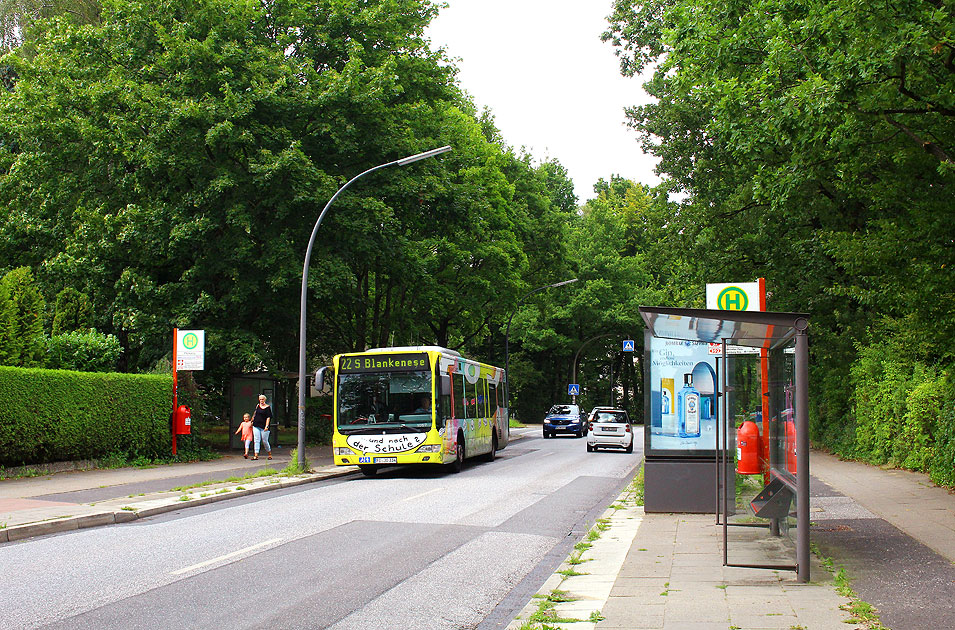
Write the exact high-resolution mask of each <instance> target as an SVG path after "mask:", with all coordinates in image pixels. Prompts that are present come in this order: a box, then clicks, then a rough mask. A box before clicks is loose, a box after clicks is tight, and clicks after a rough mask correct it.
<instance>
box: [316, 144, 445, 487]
mask: <svg viewBox="0 0 955 630" xmlns="http://www.w3.org/2000/svg"><path fill="white" fill-rule="evenodd" d="M450 150H451V147H450V146H443V147H440V148H437V149H431V150H430V151H425V152H424V153H416V154H414V155H409V156H408V157H403V158H401V159H400V160H394V161H393V162H387V163H385V164H379V165H378V166H375V167H373V168H370V169H368V170H367V171H364V172H361V173H359V174H358V175H355V176H354V177H352V178H351V179H350V180H348V182H346V183H345V185H344V186H342V187H341V188H339V189H338V192H336V193H335V194H334V195H332V198H331V199H329V200H328V203H327V204H325V208H324V209H323V210H322V213H321V214H320V215H318V220H317V221H316V222H315V227H313V228H312V235H311V236H310V237H309V239H308V248H307V249H306V250H305V265H304V266H303V267H302V299H301V303H300V304H299V315H298V467H299V469H302V468H305V385H306V382H305V296H306V293H307V288H308V264H309V262H310V261H311V260H312V247H313V246H314V245H315V235H316V234H318V226H319V225H321V224H322V219H324V218H325V214H326V213H327V212H328V209H329V208H331V207H332V203H334V201H335V200H336V199H338V195H340V194H342V192H343V191H344V190H345V189H346V188H348V187H349V186H351V185H352V183H354V182H355V181H356V180H357V179H359V178H361V177H364V176H365V175H368V174H369V173H373V172H375V171H379V170H381V169H383V168H388V167H389V166H407V165H408V164H412V163H413V162H417V161H418V160H424V159H427V158H430V157H434V156H436V155H440V154H442V153H447V152H448V151H450Z"/></svg>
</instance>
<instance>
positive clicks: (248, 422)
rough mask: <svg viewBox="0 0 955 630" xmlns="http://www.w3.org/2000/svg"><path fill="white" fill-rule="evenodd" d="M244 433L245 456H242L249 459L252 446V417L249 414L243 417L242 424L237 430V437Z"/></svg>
mask: <svg viewBox="0 0 955 630" xmlns="http://www.w3.org/2000/svg"><path fill="white" fill-rule="evenodd" d="M239 431H241V432H242V441H243V442H245V454H244V455H243V456H242V457H244V458H246V459H249V445H250V444H252V417H251V416H250V415H249V414H247V413H246V414H243V415H242V424H240V425H239V428H238V429H236V430H235V432H236V435H238V433H239Z"/></svg>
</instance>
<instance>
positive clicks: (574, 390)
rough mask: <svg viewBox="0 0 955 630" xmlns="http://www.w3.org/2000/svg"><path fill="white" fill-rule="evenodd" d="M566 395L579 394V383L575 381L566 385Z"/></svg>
mask: <svg viewBox="0 0 955 630" xmlns="http://www.w3.org/2000/svg"><path fill="white" fill-rule="evenodd" d="M567 395H568V396H580V385H578V384H577V383H571V384H570V385H568V386H567Z"/></svg>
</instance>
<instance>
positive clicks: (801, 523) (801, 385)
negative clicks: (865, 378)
mask: <svg viewBox="0 0 955 630" xmlns="http://www.w3.org/2000/svg"><path fill="white" fill-rule="evenodd" d="M794 328H795V329H796V362H795V367H796V496H797V501H796V527H797V532H796V564H797V565H798V567H799V568H798V569H797V571H796V576H797V578H798V579H799V581H800V582H808V581H809V336H808V334H807V329H808V328H809V322H808V321H807V320H806V319H803V318H799V319H797V320H796V322H795V326H794Z"/></svg>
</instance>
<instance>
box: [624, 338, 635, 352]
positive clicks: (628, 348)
mask: <svg viewBox="0 0 955 630" xmlns="http://www.w3.org/2000/svg"><path fill="white" fill-rule="evenodd" d="M633 348H634V345H633V339H624V340H623V351H624V352H633Z"/></svg>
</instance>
